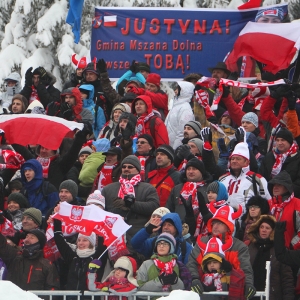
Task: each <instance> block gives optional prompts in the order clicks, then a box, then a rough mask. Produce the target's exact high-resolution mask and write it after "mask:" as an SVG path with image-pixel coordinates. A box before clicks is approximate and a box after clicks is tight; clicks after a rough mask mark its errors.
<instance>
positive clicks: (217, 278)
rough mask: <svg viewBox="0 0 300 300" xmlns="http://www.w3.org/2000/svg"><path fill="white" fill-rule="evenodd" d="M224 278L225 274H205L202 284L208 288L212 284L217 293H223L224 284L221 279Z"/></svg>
mask: <svg viewBox="0 0 300 300" xmlns="http://www.w3.org/2000/svg"><path fill="white" fill-rule="evenodd" d="M223 276H224V274H219V273H205V274H203V276H202V282H203V284H205V285H206V286H209V285H211V284H212V283H213V284H214V286H215V287H216V291H217V292H221V291H223V289H222V282H221V278H222V277H223Z"/></svg>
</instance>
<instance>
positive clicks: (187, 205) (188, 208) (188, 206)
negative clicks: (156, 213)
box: [179, 195, 194, 216]
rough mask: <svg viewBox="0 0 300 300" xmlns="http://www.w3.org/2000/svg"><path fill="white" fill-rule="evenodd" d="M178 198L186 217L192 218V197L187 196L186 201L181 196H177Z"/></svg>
mask: <svg viewBox="0 0 300 300" xmlns="http://www.w3.org/2000/svg"><path fill="white" fill-rule="evenodd" d="M179 197H180V200H181V202H182V204H183V206H184V208H185V211H186V215H188V216H194V210H193V207H192V195H190V196H189V198H188V200H185V198H184V197H183V196H182V195H179Z"/></svg>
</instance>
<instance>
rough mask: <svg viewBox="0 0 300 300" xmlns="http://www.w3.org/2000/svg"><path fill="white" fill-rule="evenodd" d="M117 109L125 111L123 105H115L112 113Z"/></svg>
mask: <svg viewBox="0 0 300 300" xmlns="http://www.w3.org/2000/svg"><path fill="white" fill-rule="evenodd" d="M117 109H119V110H121V111H122V112H124V111H126V109H125V106H124V105H123V104H121V103H117V104H116V105H115V106H114V107H113V109H112V111H113V112H114V111H115V110H117Z"/></svg>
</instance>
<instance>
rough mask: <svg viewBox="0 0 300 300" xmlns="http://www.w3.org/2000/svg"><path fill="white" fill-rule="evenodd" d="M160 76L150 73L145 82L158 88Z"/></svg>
mask: <svg viewBox="0 0 300 300" xmlns="http://www.w3.org/2000/svg"><path fill="white" fill-rule="evenodd" d="M160 80H161V78H160V76H159V75H158V74H156V73H150V74H148V76H147V79H146V83H152V84H155V85H156V86H157V87H158V88H160Z"/></svg>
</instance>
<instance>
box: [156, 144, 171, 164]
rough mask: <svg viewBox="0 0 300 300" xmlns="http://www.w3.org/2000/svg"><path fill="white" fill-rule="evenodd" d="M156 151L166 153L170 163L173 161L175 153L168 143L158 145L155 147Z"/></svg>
mask: <svg viewBox="0 0 300 300" xmlns="http://www.w3.org/2000/svg"><path fill="white" fill-rule="evenodd" d="M157 152H162V153H164V154H166V155H167V156H168V157H169V159H170V160H171V163H173V162H174V156H175V153H174V150H173V148H172V147H171V146H170V145H166V144H165V145H160V146H159V147H158V148H157V149H156V153H157Z"/></svg>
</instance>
